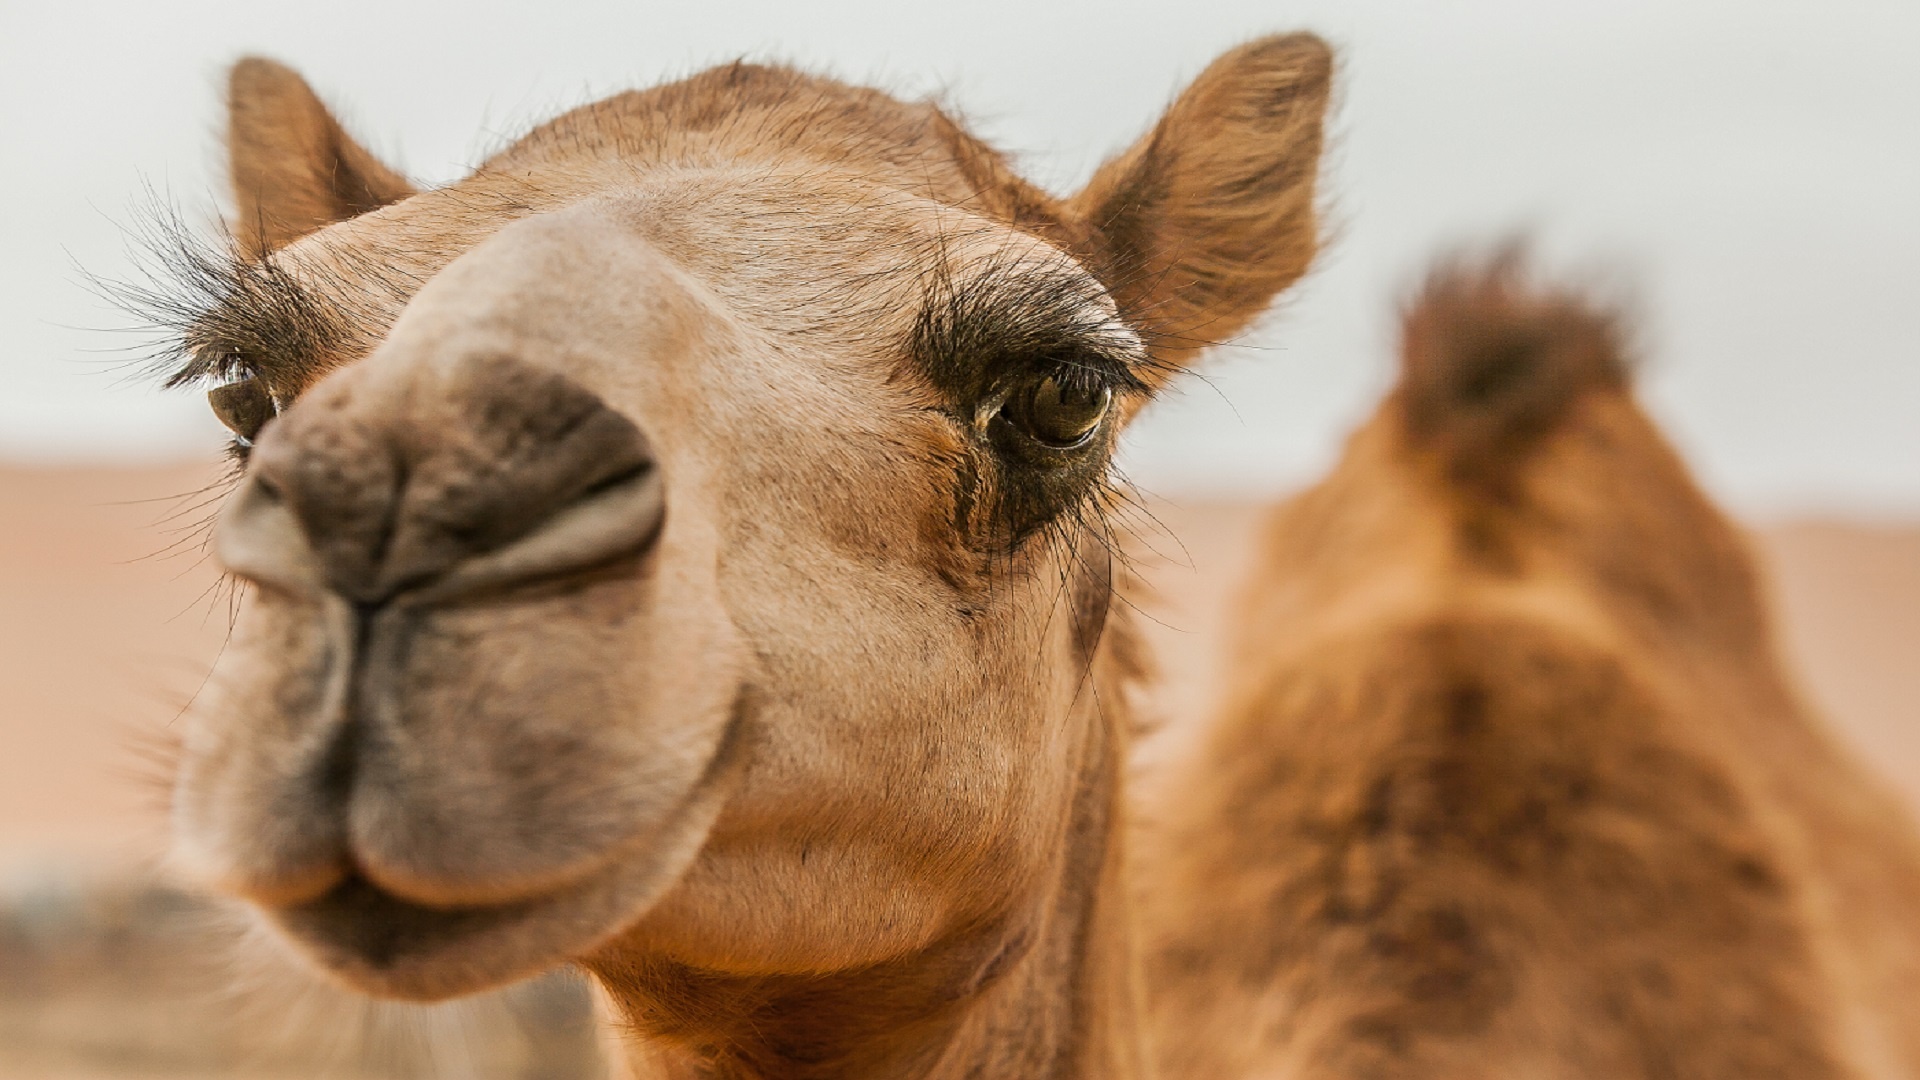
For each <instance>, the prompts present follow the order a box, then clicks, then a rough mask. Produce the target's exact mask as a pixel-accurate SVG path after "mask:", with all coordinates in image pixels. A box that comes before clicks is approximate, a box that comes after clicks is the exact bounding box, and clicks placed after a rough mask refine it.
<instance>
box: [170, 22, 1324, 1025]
mask: <svg viewBox="0 0 1920 1080" xmlns="http://www.w3.org/2000/svg"><path fill="white" fill-rule="evenodd" d="M1329 68H1330V62H1329V56H1328V54H1327V51H1326V49H1325V47H1324V46H1323V45H1322V44H1320V43H1319V42H1318V41H1317V40H1316V39H1313V38H1311V37H1307V36H1292V37H1279V38H1271V39H1267V40H1262V41H1258V42H1255V43H1252V44H1250V45H1247V46H1244V47H1242V48H1239V49H1237V50H1235V51H1233V52H1230V53H1228V54H1227V55H1225V56H1224V57H1222V58H1221V59H1219V60H1218V61H1216V62H1215V63H1214V64H1213V65H1212V66H1211V67H1209V68H1208V69H1207V70H1206V71H1205V72H1204V73H1203V74H1202V75H1201V76H1200V77H1199V78H1198V79H1197V81H1195V82H1194V83H1193V85H1192V86H1191V87H1190V88H1189V89H1187V90H1186V91H1185V92H1184V93H1183V94H1181V95H1180V96H1179V97H1178V99H1177V100H1176V101H1175V102H1174V104H1173V105H1172V106H1171V108H1170V109H1169V111H1168V112H1167V113H1166V114H1165V116H1164V117H1163V118H1162V119H1161V120H1160V121H1159V123H1158V125H1157V126H1156V127H1155V128H1154V129H1153V130H1152V132H1151V133H1150V134H1149V135H1148V136H1147V137H1145V138H1144V139H1142V140H1141V141H1140V142H1139V143H1138V144H1137V145H1135V146H1134V147H1132V148H1131V149H1129V150H1127V151H1125V152H1124V153H1123V154H1121V155H1120V156H1118V157H1117V158H1116V159H1114V160H1113V161H1111V162H1110V163H1108V164H1107V165H1106V166H1105V167H1104V168H1102V169H1101V170H1099V172H1098V173H1097V174H1096V175H1095V177H1094V178H1093V179H1092V181H1091V182H1090V183H1089V184H1088V186H1087V187H1086V188H1085V189H1084V190H1082V191H1080V192H1079V193H1077V194H1075V195H1073V196H1071V197H1069V198H1065V199H1059V198H1054V197H1052V196H1049V195H1047V194H1046V193H1043V192H1041V191H1039V190H1038V189H1036V188H1034V187H1032V186H1030V185H1028V184H1027V183H1025V182H1023V181H1022V180H1020V179H1019V178H1018V177H1017V176H1015V175H1014V174H1013V173H1012V172H1011V171H1010V169H1009V167H1008V166H1007V164H1006V162H1005V161H1004V159H1003V158H1002V157H1001V156H999V155H998V154H996V153H995V152H993V151H992V150H990V149H989V148H987V147H985V146H984V145H982V144H981V143H980V142H978V141H976V140H975V139H974V138H973V137H971V136H970V135H968V134H967V133H966V132H965V131H964V130H963V129H962V128H961V127H960V126H959V125H957V124H956V123H955V122H954V121H953V120H951V119H949V118H948V117H947V116H946V115H944V114H943V113H942V112H940V111H939V110H938V109H936V108H934V107H932V106H930V105H924V104H904V103H901V102H898V101H896V100H894V99H892V98H889V97H887V96H885V95H883V94H880V93H878V92H875V91H870V90H864V89H856V88H851V87H848V86H845V85H842V84H839V83H835V82H831V81H828V80H824V79H819V78H813V77H808V76H805V75H801V74H797V73H795V72H793V71H790V70H786V69H781V68H772V67H759V66H752V65H746V64H735V65H731V66H726V67H721V68H716V69H713V70H710V71H707V72H705V73H703V74H700V75H696V76H694V77H692V78H690V79H687V80H685V81H683V82H679V83H674V84H670V85H665V86H661V87H658V88H655V89H653V90H649V91H645V92H637V93H627V94H621V95H618V96H615V97H612V98H609V99H606V100H604V101H600V102H598V103H596V104H592V105H589V106H586V107H584V108H581V109H577V110H575V111H573V112H569V113H566V114H565V115H562V116H560V117H559V118H557V119H555V120H553V121H551V122H549V123H547V124H545V125H544V126H541V127H539V128H537V129H535V130H534V131H533V132H532V133H530V134H529V135H527V136H526V137H525V138H523V139H521V140H520V141H518V142H517V143H515V144H513V145H512V146H510V147H509V148H507V149H506V150H504V151H503V152H501V153H499V154H497V155H495V156H494V157H493V158H491V159H490V160H488V161H486V162H485V163H484V164H483V165H481V166H480V167H479V169H478V170H477V171H475V172H474V173H473V174H472V175H471V176H469V177H467V178H466V179H464V180H461V181H459V182H457V183H454V184H452V185H450V186H448V187H445V188H440V189H436V190H426V191H415V190H414V189H413V188H412V187H411V186H409V184H408V183H407V181H406V180H404V179H403V178H402V177H401V176H400V175H399V174H398V173H396V172H395V171H393V170H391V169H389V168H387V167H385V166H383V165H381V164H380V163H379V162H378V161H377V160H375V159H374V158H373V157H372V156H371V155H370V154H368V153H367V152H366V151H365V150H364V149H362V148H361V147H360V146H359V145H358V144H357V143H355V142H354V141H353V140H352V139H351V138H350V137H349V136H348V135H347V134H346V133H345V132H344V131H343V130H342V128H341V127H340V125H339V124H338V123H337V122H336V121H335V120H334V119H333V118H332V117H331V115H330V114H329V113H328V112H327V111H326V109H325V108H324V107H323V106H322V105H321V104H320V103H319V101H318V100H317V99H316V98H315V97H314V95H313V94H312V92H311V91H310V90H309V89H308V88H307V86H306V84H305V83H303V82H302V81H301V80H300V79H299V77H298V76H296V75H294V74H293V73H292V72H290V71H288V70H287V69H285V68H283V67H280V66H278V65H276V64H273V63H270V62H267V61H262V60H247V61H243V62H241V63H240V64H239V65H238V66H237V67H235V69H234V70H233V75H232V86H231V129H230V150H231V165H232V170H231V171H232V178H233V182H234V196H235V212H234V216H233V219H232V232H233V237H234V243H233V248H234V254H233V256H232V258H231V260H229V261H228V262H227V263H225V264H222V265H220V266H218V267H215V268H213V269H211V270H209V271H208V273H209V274H210V275H211V278H210V280H213V281H215V282H216V283H217V286H218V287H216V288H211V289H209V290H206V291H207V292H208V293H209V296H208V302H207V303H206V304H205V305H204V310H202V311H199V312H198V313H197V315H196V317H195V319H194V320H193V321H192V323H191V325H190V326H189V327H188V331H187V334H186V339H187V345H188V352H187V355H188V359H187V363H186V366H185V368H184V369H183V370H182V371H181V372H180V377H181V379H183V380H185V379H195V378H204V379H206V380H208V381H209V382H211V383H214V384H215V389H213V391H212V392H211V394H210V398H211V400H212V402H213V405H214V407H215V410H216V411H217V412H218V413H219V414H220V415H221V416H222V417H223V419H225V420H226V422H227V423H228V424H229V426H230V427H232V428H233V429H234V430H235V435H236V440H237V443H236V445H237V447H238V448H239V451H240V452H241V453H242V454H243V455H244V456H245V457H246V459H247V460H246V465H245V472H244V476H243V478H242V479H241V480H240V482H239V485H238V487H237V489H236V490H235V491H234V492H233V494H232V495H231V496H230V498H229V501H228V503H227V505H226V506H225V508H224V511H223V514H222V517H221V520H220V521H219V524H218V528H217V537H216V550H217V553H218V556H219V558H220V560H221V561H222V562H223V564H224V565H225V567H226V568H227V570H228V571H230V572H231V573H232V574H233V575H235V576H236V577H237V578H238V579H240V580H241V581H242V582H244V583H245V584H246V586H247V595H246V601H245V604H244V607H243V609H242V611H241V612H240V614H239V617H238V623H237V626H236V629H235V633H234V636H233V640H232V642H231V644H230V646H229V647H228V648H227V650H226V653H225V655H224V656H223V658H222V659H221V661H220V663H219V665H218V668H217V670H216V671H215V673H214V675H213V677H212V679H211V681H210V684H209V686H208V688H207V690H206V691H205V692H204V693H203V694H202V695H201V696H200V698H199V700H198V701H197V702H196V703H195V705H194V706H193V708H192V710H191V713H190V716H189V718H188V721H187V724H188V727H187V734H186V737H185V749H184V755H183V760H182V766H181V770H180V774H179V779H178V785H177V791H176V798H175V808H176V809H175V813H176V833H177V848H178V856H179V859H180V861H181V863H182V864H183V865H184V866H185V867H186V868H187V869H188V870H189V871H191V872H192V873H193V874H194V875H196V876H197V877H198V878H200V879H201V880H203V881H205V882H207V883H210V884H211V885H212V886H214V887H215V888H217V889H219V890H222V891H224V892H226V893H228V894H231V895H233V896H236V897H239V898H242V899H244V900H246V901H249V902H251V903H252V904H253V905H254V906H256V907H257V908H258V910H259V911H260V912H262V913H264V916H265V918H266V920H267V921H268V922H269V923H271V924H272V925H273V926H274V927H276V928H277V929H278V930H279V931H281V932H282V934H283V935H284V937H285V938H286V939H288V940H290V941H291V942H293V943H294V945H295V946H296V947H297V949H298V950H299V951H300V952H302V953H303V954H304V955H306V956H307V957H309V958H310V959H312V960H313V961H315V962H316V963H317V964H318V965H319V966H321V967H322V968H324V969H325V970H327V971H329V972H331V973H333V974H334V975H335V976H337V977H338V978H340V979H342V980H344V981H346V982H348V983H350V984H352V985H354V986H357V987H359V988H362V989H364V990H367V991H369V992H372V993H375V994H380V995H386V996H396V997H405V998H438V997H444V996H448V995H455V994H461V993H465V992H469V991H474V990H478V989H482V988H485V987H488V986H492V985H496V984H499V983H502V982H505V981H508V980H512V979H515V978H518V977H521V976H523V975H526V974H529V973H532V972H535V971H538V970H540V969H543V968H546V967H549V966H553V965H556V964H559V963H562V962H566V961H569V960H575V961H581V962H584V963H585V964H587V966H588V967H590V968H591V969H593V970H595V971H597V972H601V973H603V974H604V975H608V976H609V977H617V978H624V979H628V980H642V981H644V980H645V979H646V978H652V977H658V978H660V979H667V978H669V977H671V978H678V979H681V980H682V981H685V980H689V979H694V978H723V977H724V978H737V979H747V978H756V977H763V976H764V977H775V976H784V975H793V976H803V977H807V978H815V977H826V976H828V975H831V974H832V973H836V972H845V971H852V970H862V969H872V968H874V967H875V966H876V965H884V964H886V963H889V962H892V961H894V960H895V959H897V958H900V957H902V956H907V955H910V954H916V953H920V952H924V951H925V950H928V949H931V948H936V947H938V948H943V949H947V950H948V951H947V952H945V953H942V955H943V956H945V957H947V958H948V959H949V960H950V963H948V966H947V967H946V968H943V970H946V971H948V972H949V973H950V974H951V978H952V980H953V983H954V985H953V986H952V987H949V988H948V992H951V993H954V994H959V993H963V992H964V988H965V987H967V986H974V985H978V984H979V983H981V982H982V981H985V980H990V979H991V978H992V977H993V976H994V973H995V972H996V971H999V970H1002V969H1003V968H1004V967H1005V965H1006V963H1007V962H1008V960H1009V956H1010V955H1011V954H1013V953H1017V952H1018V951H1019V950H1020V949H1021V948H1023V947H1025V946H1023V945H1022V944H1021V943H1022V942H1024V941H1028V940H1030V939H1031V938H1032V937H1033V935H1032V934H1031V933H1028V932H1027V930H1028V929H1029V928H1027V927H1025V926H1024V925H1023V924H1024V923H1025V922H1031V921H1032V920H1033V919H1034V918H1038V916H1036V915H1034V914H1033V913H1034V912H1035V911H1037V910H1040V909H1041V908H1044V907H1045V904H1044V903H1036V901H1035V898H1036V897H1044V896H1053V895H1056V894H1057V893H1058V892H1059V890H1060V888H1061V887H1062V886H1061V882H1062V881H1063V880H1064V879H1065V878H1066V877H1067V876H1070V875H1071V874H1072V873H1076V872H1077V871H1074V870H1072V868H1071V867H1070V866H1069V865H1068V860H1066V858H1065V856H1064V855H1063V852H1065V851H1067V850H1068V849H1070V848H1072V847H1073V846H1074V845H1075V844H1076V843H1082V844H1084V842H1085V841H1087V840H1088V839H1089V838H1092V839H1094V840H1099V838H1100V836H1103V835H1104V833H1103V832H1102V831H1101V829H1099V828H1095V827H1094V826H1093V825H1090V824H1089V822H1091V821H1093V820H1094V819H1095V818H1097V817H1098V816H1099V815H1098V814H1095V813H1093V812H1091V811H1089V810H1088V809H1087V804H1088V801H1089V795H1088V792H1089V791H1090V790H1093V789H1094V788H1097V787H1098V784H1097V783H1096V781H1099V780H1100V778H1102V777H1106V776H1108V774H1109V773H1110V771H1111V759H1112V758H1113V757H1114V756H1115V755H1116V749H1115V746H1114V744H1113V740H1114V739H1115V738H1116V737H1117V736H1115V734H1114V732H1113V731H1111V730H1109V729H1110V728H1111V724H1110V723H1109V722H1108V721H1106V720H1104V719H1103V717H1104V716H1105V715H1106V714H1105V713H1104V712H1103V709H1105V710H1110V709H1111V708H1112V706H1113V702H1112V701H1110V700H1109V701H1103V699H1102V694H1101V692H1100V691H1101V686H1100V685H1099V674H1098V673H1099V672H1100V671H1101V670H1105V669H1106V668H1109V667H1112V666H1113V664H1112V663H1111V661H1112V657H1111V656H1109V655H1107V654H1108V653H1109V652H1110V651H1111V645H1110V641H1109V644H1108V645H1105V646H1103V644H1102V642H1103V640H1109V639H1103V633H1102V631H1103V627H1104V626H1105V623H1106V620H1107V616H1108V597H1109V594H1110V591H1111V588H1112V582H1113V573H1114V571H1113V567H1112V564H1111V562H1110V560H1109V558H1108V555H1107V548H1106V542H1107V539H1108V537H1107V535H1106V533H1105V528H1104V525H1103V513H1104V511H1105V510H1106V509H1107V507H1108V506H1109V504H1110V503H1111V501H1112V500H1113V499H1114V498H1115V485H1114V480H1113V477H1112V473H1111V466H1110V461H1111V457H1112V454H1113V450H1114V446H1115V440H1116V438H1117V437H1118V435H1119V433H1120V430H1121V428H1122V427H1123V426H1124V425H1125V423H1126V422H1127V421H1128V419H1129V418H1130V417H1131V416H1133V414H1134V413H1135V412H1136V410H1137V409H1138V408H1139V407H1140V406H1141V405H1142V404H1143V403H1144V402H1145V401H1146V400H1147V399H1148V398H1149V396H1150V395H1151V394H1152V393H1153V392H1154V391H1155V390H1157V389H1158V388H1159V387H1160V386H1162V385H1163V383H1165V381H1166V380H1167V379H1168V378H1169V377H1170V376H1171V375H1172V374H1173V373H1174V372H1175V371H1177V370H1178V369H1179V368H1180V367H1181V366H1182V365H1183V364H1185V363H1186V362H1188V360H1189V359H1190V358H1191V357H1192V356H1193V355H1194V354H1195V352H1196V350H1198V349H1199V348H1200V347H1201V346H1203V345H1204V344H1206V343H1207V342H1210V341H1214V340H1218V339H1221V338H1225V337H1228V336H1230V335H1232V334H1233V333H1235V332H1237V331H1238V330H1240V329H1241V328H1243V327H1244V326H1245V325H1246V324H1247V323H1248V322H1249V321H1250V320H1252V319H1253V318H1255V317H1256V316H1257V315H1258V314H1259V313H1260V312H1261V311H1262V309H1263V308H1264V307H1265V306H1266V305H1267V304H1268V302H1269V301H1270V300H1271V299H1272V297H1273V296H1274V295H1275V294H1276V293H1277V292H1278V291H1279V290H1280V289H1282V288H1284V287H1285V286H1286V285H1287V284H1289V283H1290V282H1291V281H1293V280H1294V279H1295V278H1296V277H1298V276H1299V274H1300V273H1302V272H1303V271H1304V270H1305V268H1306V266H1307V263H1308V261H1309V260H1310V258H1311V256H1312V254H1313V251H1314V244H1315V228H1314V196H1313V186H1314V176H1315V171H1316V165H1317V159H1318V154H1319V148H1320V141H1321V135H1320V132H1321V118H1322V114H1323V112H1324V109H1325V104H1326V100H1327V93H1328V81H1329ZM1090 671H1091V672H1093V673H1094V674H1092V675H1090V674H1089V672H1090ZM1090 778H1092V779H1090ZM1102 782H1103V781H1102ZM1090 785H1093V787H1090ZM1101 797H1104V796H1101ZM1100 842H1101V843H1104V841H1100ZM1103 857H1104V856H1103ZM1095 863H1096V865H1098V864H1099V860H1095Z"/></svg>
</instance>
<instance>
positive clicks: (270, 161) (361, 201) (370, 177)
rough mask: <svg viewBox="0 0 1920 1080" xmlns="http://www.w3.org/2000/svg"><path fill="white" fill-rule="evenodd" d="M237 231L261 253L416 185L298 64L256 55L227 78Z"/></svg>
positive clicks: (247, 247)
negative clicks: (341, 117) (369, 145)
mask: <svg viewBox="0 0 1920 1080" xmlns="http://www.w3.org/2000/svg"><path fill="white" fill-rule="evenodd" d="M227 153H228V155H229V158H228V165H229V169H230V172H231V176H232V179H233V232H234V236H235V237H237V238H238V239H239V241H240V245H241V247H242V248H243V249H244V252H245V254H246V255H248V256H249V257H255V258H257V257H259V256H261V255H264V254H266V253H267V252H269V251H273V250H275V249H278V248H280V247H284V246H285V245H287V244H289V243H291V242H293V241H294V240H296V239H298V238H300V237H301V236H304V235H306V234H307V233H310V232H312V231H314V230H315V229H319V228H323V227H325V226H327V225H331V224H333V223H334V222H336V221H344V220H346V219H347V218H350V217H356V216H358V215H360V214H364V213H366V212H367V211H369V210H374V209H378V208H379V207H382V206H385V205H387V204H388V203H393V202H399V201H400V200H401V199H404V198H406V197H407V196H409V195H411V194H413V192H414V189H413V185H411V184H409V183H407V181H406V179H405V178H404V177H402V176H401V175H400V174H399V173H397V172H395V171H394V170H392V169H390V168H388V167H387V166H385V165H383V164H381V163H380V161H379V159H377V158H375V157H374V156H373V155H372V154H370V153H368V152H367V151H366V149H365V148H364V147H362V146H361V145H360V144H359V143H357V142H354V141H353V137H352V136H350V135H348V134H347V132H346V129H345V128H342V127H341V126H340V121H338V120H335V119H334V118H333V114H332V113H330V112H328V111H327V107H326V106H325V105H323V104H321V102H320V99H319V97H317V96H316V95H315V94H314V92H313V90H312V88H311V87H309V86H308V85H307V83H306V80H304V79H302V78H301V77H300V76H299V75H297V74H295V73H294V71H293V69H292V68H289V67H287V66H285V65H284V64H278V63H275V62H274V61H272V60H267V59H263V58H261V57H258V56H249V57H247V58H246V59H244V60H241V61H240V62H239V63H237V64H235V65H233V70H232V71H231V72H230V73H228V76H227Z"/></svg>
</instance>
